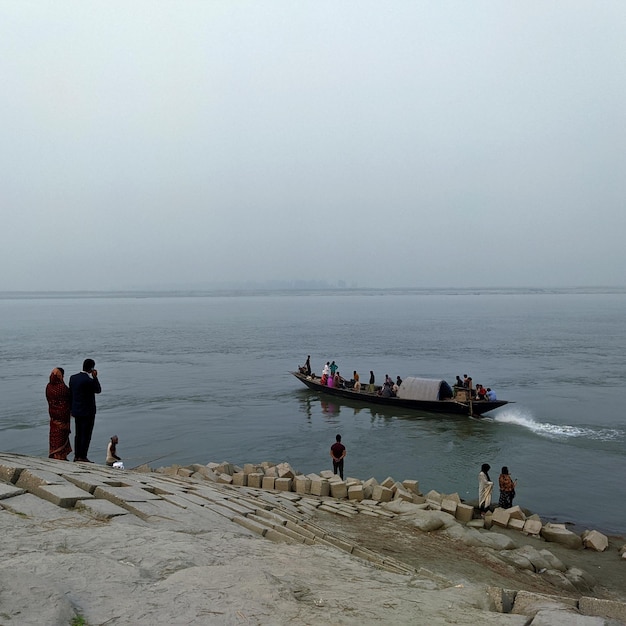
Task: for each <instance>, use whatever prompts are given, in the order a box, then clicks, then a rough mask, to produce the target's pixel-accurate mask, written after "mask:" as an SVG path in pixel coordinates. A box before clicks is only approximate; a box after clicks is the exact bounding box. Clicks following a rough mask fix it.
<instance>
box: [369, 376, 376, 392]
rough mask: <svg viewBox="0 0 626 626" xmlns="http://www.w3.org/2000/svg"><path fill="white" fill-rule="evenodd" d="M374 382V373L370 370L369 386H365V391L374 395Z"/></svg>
mask: <svg viewBox="0 0 626 626" xmlns="http://www.w3.org/2000/svg"><path fill="white" fill-rule="evenodd" d="M375 382H376V379H375V378H374V372H373V371H372V370H370V384H369V385H368V386H367V390H368V391H369V392H370V393H374V383H375Z"/></svg>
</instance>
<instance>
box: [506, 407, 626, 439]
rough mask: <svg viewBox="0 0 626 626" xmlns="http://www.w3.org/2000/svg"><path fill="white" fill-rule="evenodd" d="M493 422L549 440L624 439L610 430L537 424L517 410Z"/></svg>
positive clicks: (620, 433) (620, 431) (618, 433)
mask: <svg viewBox="0 0 626 626" xmlns="http://www.w3.org/2000/svg"><path fill="white" fill-rule="evenodd" d="M494 421H495V422H502V423H505V424H517V425H518V426H522V427H523V428H527V429H528V430H531V431H532V432H534V433H535V434H537V435H541V436H544V437H551V438H565V437H581V438H585V439H595V440H598V441H619V440H623V439H624V434H625V433H624V431H622V430H619V429H612V428H600V429H593V428H587V427H584V426H569V425H568V424H549V423H544V422H537V421H535V420H534V419H533V417H532V416H531V415H529V414H528V413H527V412H524V411H522V410H520V409H517V408H507V409H505V410H504V411H501V412H500V413H498V415H496V416H495V417H494Z"/></svg>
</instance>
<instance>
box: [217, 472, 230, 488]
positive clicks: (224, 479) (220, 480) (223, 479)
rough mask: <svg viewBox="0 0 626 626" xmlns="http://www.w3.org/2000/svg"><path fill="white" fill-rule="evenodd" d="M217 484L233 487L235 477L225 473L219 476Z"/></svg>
mask: <svg viewBox="0 0 626 626" xmlns="http://www.w3.org/2000/svg"><path fill="white" fill-rule="evenodd" d="M217 482H218V483H221V484H223V485H232V484H233V477H232V475H231V474H227V473H225V472H222V473H221V474H218V476H217Z"/></svg>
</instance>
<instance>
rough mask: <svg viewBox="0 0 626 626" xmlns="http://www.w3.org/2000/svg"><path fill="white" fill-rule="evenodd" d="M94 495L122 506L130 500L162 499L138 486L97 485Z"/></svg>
mask: <svg viewBox="0 0 626 626" xmlns="http://www.w3.org/2000/svg"><path fill="white" fill-rule="evenodd" d="M94 496H95V497H96V498H104V499H105V500H109V502H113V504H117V505H118V506H122V507H124V506H125V504H126V503H128V502H148V501H150V500H160V499H161V497H160V496H158V495H155V494H153V493H150V492H149V491H145V490H144V489H140V488H138V487H109V486H102V487H96V489H95V491H94Z"/></svg>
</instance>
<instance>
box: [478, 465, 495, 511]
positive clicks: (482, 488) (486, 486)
mask: <svg viewBox="0 0 626 626" xmlns="http://www.w3.org/2000/svg"><path fill="white" fill-rule="evenodd" d="M490 469H491V465H489V463H483V464H482V467H481V468H480V474H478V509H479V510H480V514H481V515H484V514H485V512H486V511H487V509H488V508H489V506H490V505H491V493H492V491H493V483H492V482H491V479H490V478H489V470H490Z"/></svg>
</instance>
